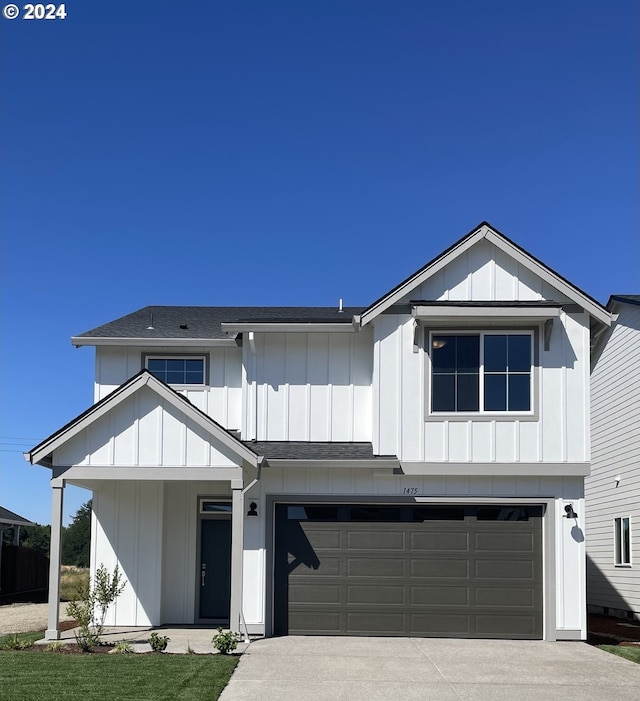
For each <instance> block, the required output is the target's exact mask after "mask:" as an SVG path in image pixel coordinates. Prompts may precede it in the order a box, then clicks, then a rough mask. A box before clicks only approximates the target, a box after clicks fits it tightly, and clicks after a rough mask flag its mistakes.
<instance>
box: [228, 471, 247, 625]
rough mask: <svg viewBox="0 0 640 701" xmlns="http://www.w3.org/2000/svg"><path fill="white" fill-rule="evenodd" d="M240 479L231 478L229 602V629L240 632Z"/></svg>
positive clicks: (241, 551)
mask: <svg viewBox="0 0 640 701" xmlns="http://www.w3.org/2000/svg"><path fill="white" fill-rule="evenodd" d="M242 486H243V485H242V480H231V493H232V499H231V602H230V614H229V630H232V631H234V632H235V633H239V632H240V611H241V610H242V587H243V585H242V558H243V552H244V494H243V493H242Z"/></svg>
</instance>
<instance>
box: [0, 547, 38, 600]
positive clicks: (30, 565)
mask: <svg viewBox="0 0 640 701" xmlns="http://www.w3.org/2000/svg"><path fill="white" fill-rule="evenodd" d="M48 588H49V558H48V557H47V556H46V555H43V554H42V553H41V552H38V551H37V550H32V549H31V548H24V547H18V546H16V545H2V547H1V549H0V597H1V598H5V597H7V596H11V595H14V594H22V593H27V592H37V591H46V590H47V589H48Z"/></svg>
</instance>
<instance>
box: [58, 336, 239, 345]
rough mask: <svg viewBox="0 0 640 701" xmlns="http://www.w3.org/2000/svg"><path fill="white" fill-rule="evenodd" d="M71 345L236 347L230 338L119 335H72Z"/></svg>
mask: <svg viewBox="0 0 640 701" xmlns="http://www.w3.org/2000/svg"><path fill="white" fill-rule="evenodd" d="M71 345H73V346H75V347H76V348H79V347H80V346H144V347H147V346H148V347H149V348H154V347H167V348H168V347H171V348H173V347H177V346H180V347H182V346H198V347H206V348H209V347H212V348H215V347H220V346H222V347H227V348H230V347H233V348H237V347H238V344H237V343H236V342H235V340H234V339H230V338H123V337H121V336H116V337H113V336H72V337H71Z"/></svg>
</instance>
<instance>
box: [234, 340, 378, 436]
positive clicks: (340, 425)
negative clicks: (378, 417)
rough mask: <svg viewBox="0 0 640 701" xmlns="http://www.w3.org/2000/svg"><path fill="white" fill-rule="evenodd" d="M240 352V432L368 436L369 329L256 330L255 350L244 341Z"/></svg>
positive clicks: (371, 354) (370, 357) (369, 385)
mask: <svg viewBox="0 0 640 701" xmlns="http://www.w3.org/2000/svg"><path fill="white" fill-rule="evenodd" d="M244 354H245V355H244V359H245V360H244V362H245V369H246V373H245V387H246V389H245V392H246V397H247V401H246V404H245V417H244V426H243V435H244V436H246V437H249V438H254V437H257V439H258V440H269V441H287V440H288V441H370V440H371V403H372V402H371V396H372V395H371V373H372V356H373V348H372V336H371V332H370V331H369V330H368V329H367V330H364V331H362V332H360V333H336V334H326V333H309V334H294V333H286V334H285V333H282V334H275V333H274V334H256V339H255V354H254V353H253V351H252V350H251V348H250V345H249V343H245V344H244ZM256 402H257V409H256ZM256 432H257V436H256Z"/></svg>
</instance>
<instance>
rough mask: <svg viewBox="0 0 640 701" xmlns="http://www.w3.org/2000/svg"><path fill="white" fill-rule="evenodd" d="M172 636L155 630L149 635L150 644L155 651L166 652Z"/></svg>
mask: <svg viewBox="0 0 640 701" xmlns="http://www.w3.org/2000/svg"><path fill="white" fill-rule="evenodd" d="M169 640H170V638H168V637H167V636H166V635H158V634H157V633H156V632H155V630H154V631H153V633H151V635H150V636H149V645H151V649H152V650H153V651H154V652H164V651H165V650H166V649H167V644H168V643H169Z"/></svg>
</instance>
